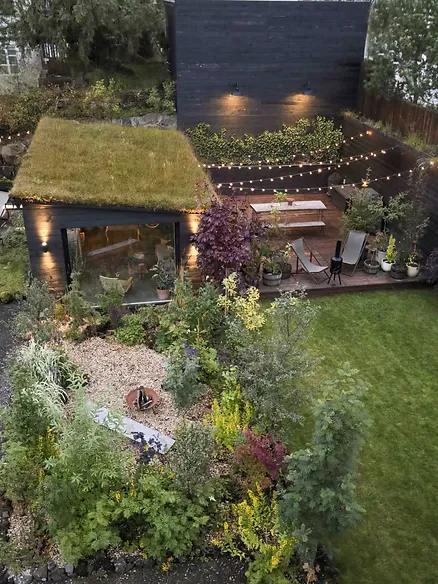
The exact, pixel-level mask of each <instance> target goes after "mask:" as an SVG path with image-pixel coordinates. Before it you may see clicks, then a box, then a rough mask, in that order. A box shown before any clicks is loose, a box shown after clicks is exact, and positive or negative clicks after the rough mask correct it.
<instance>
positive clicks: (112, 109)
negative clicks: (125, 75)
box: [84, 79, 120, 118]
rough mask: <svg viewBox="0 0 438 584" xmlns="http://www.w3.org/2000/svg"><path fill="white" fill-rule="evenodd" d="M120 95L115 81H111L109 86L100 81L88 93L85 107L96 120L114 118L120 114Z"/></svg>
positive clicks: (85, 98) (85, 97)
mask: <svg viewBox="0 0 438 584" xmlns="http://www.w3.org/2000/svg"><path fill="white" fill-rule="evenodd" d="M119 93H120V89H119V88H118V87H117V83H116V82H115V80H114V79H110V80H109V83H108V85H105V82H104V80H103V79H99V80H98V81H96V82H95V83H93V84H92V85H91V87H90V88H89V89H88V91H87V92H86V94H85V96H84V106H85V108H87V109H88V110H89V112H90V113H91V115H92V116H94V117H96V118H108V117H114V116H116V115H117V114H119V112H120V105H119Z"/></svg>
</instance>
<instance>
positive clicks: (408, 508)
mask: <svg viewBox="0 0 438 584" xmlns="http://www.w3.org/2000/svg"><path fill="white" fill-rule="evenodd" d="M313 302H315V303H317V304H318V305H320V307H321V312H320V314H319V316H318V319H317V323H316V326H315V328H314V331H313V333H312V338H311V348H312V351H314V352H315V354H316V355H324V356H325V359H324V360H323V361H322V362H321V363H319V364H318V365H317V366H316V368H315V370H314V372H313V374H312V375H313V376H314V377H315V378H316V379H314V380H313V381H317V380H318V379H319V378H320V379H324V378H329V377H333V376H334V375H335V372H336V369H337V368H338V365H339V364H340V363H342V362H344V361H347V360H348V361H349V362H350V363H351V364H352V365H353V366H354V367H356V368H357V369H359V370H360V372H361V376H362V377H363V378H364V379H365V380H366V381H368V382H369V383H370V385H371V390H370V392H369V394H368V396H367V399H366V401H367V405H368V410H369V413H370V414H371V416H372V418H373V419H374V424H373V427H372V430H371V434H370V436H369V438H368V441H367V444H366V447H365V450H364V452H363V454H362V465H361V472H360V479H359V488H358V496H359V500H360V503H361V504H362V505H363V506H364V507H365V509H366V515H365V518H364V520H363V521H362V523H361V524H360V525H359V526H358V527H357V528H356V529H355V530H354V531H353V532H351V533H348V534H346V535H345V536H342V538H341V539H340V540H339V541H338V542H337V548H336V562H337V564H338V565H339V567H340V569H341V573H342V575H343V576H342V580H341V584H404V583H405V584H432V583H435V582H437V573H438V522H437V517H438V496H437V492H438V491H437V489H438V487H437V477H438V432H437V418H438V382H437V379H438V296H437V295H436V294H434V292H433V291H431V290H412V291H399V292H377V293H362V294H356V295H342V296H336V297H329V298H323V299H315V300H314V301H313ZM312 385H313V383H312Z"/></svg>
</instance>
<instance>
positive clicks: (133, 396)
mask: <svg viewBox="0 0 438 584" xmlns="http://www.w3.org/2000/svg"><path fill="white" fill-rule="evenodd" d="M139 389H140V387H137V388H136V389H131V391H130V392H129V393H128V395H127V396H126V403H127V404H128V407H129V408H131V410H137V411H146V410H151V409H152V408H153V407H155V406H156V405H157V403H158V395H157V394H156V392H155V391H154V390H153V389H149V388H148V387H143V391H144V393H145V394H146V395H147V396H148V397H150V398H152V402H151V403H150V404H149V405H148V407H147V408H145V409H144V410H139V409H138V408H137V407H136V406H135V402H136V401H137V393H138V390H139Z"/></svg>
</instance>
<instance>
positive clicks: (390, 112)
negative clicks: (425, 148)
mask: <svg viewBox="0 0 438 584" xmlns="http://www.w3.org/2000/svg"><path fill="white" fill-rule="evenodd" d="M366 70H367V67H366V65H364V67H363V68H362V74H361V79H360V82H359V92H358V98H357V109H358V111H359V112H360V113H361V114H362V115H363V116H364V117H365V118H369V119H370V120H374V121H375V122H377V121H381V122H383V123H384V124H387V125H389V126H391V128H392V129H393V130H395V131H398V132H400V133H401V134H402V135H403V136H408V135H409V134H411V133H414V134H419V135H420V136H421V137H422V138H423V140H425V141H426V142H428V143H429V144H438V111H436V110H431V109H428V108H425V107H422V106H420V105H416V104H415V103H411V102H409V101H406V100H403V99H399V98H396V97H394V98H392V99H385V98H384V97H381V96H380V95H377V94H374V93H371V92H369V91H367V90H366V89H365V86H364V81H365V79H366Z"/></svg>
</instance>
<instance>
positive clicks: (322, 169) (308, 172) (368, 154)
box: [240, 145, 399, 184]
mask: <svg viewBox="0 0 438 584" xmlns="http://www.w3.org/2000/svg"><path fill="white" fill-rule="evenodd" d="M395 148H399V146H398V145H397V146H392V147H391V148H389V149H388V150H381V151H380V152H381V153H382V154H383V153H384V154H387V152H389V151H390V150H394V149H395ZM371 155H375V156H377V154H376V153H374V152H369V153H367V157H366V160H368V156H371ZM363 158H364V154H358V155H356V156H350V160H349V161H346V162H342V163H341V164H336V165H334V166H335V168H336V167H337V168H342V167H343V166H350V162H358V161H360V160H361V159H363ZM302 166H303V165H302V164H300V165H299V167H300V168H302ZM270 168H271V169H272V167H270ZM331 168H332V167H331V166H328V167H325V168H318V169H317V171H315V170H308V171H304V172H300V173H296V174H289V175H281V176H275V177H266V178H260V179H257V180H258V181H259V182H263V181H271V182H274V181H275V180H284V179H285V178H295V177H297V176H300V177H302V176H304V175H312V174H314V173H315V172H318V174H321V173H322V172H324V171H328V170H331ZM249 169H251V167H249ZM243 183H246V184H247V183H250V184H252V183H253V180H252V179H248V180H245V181H241V183H240V184H243Z"/></svg>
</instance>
